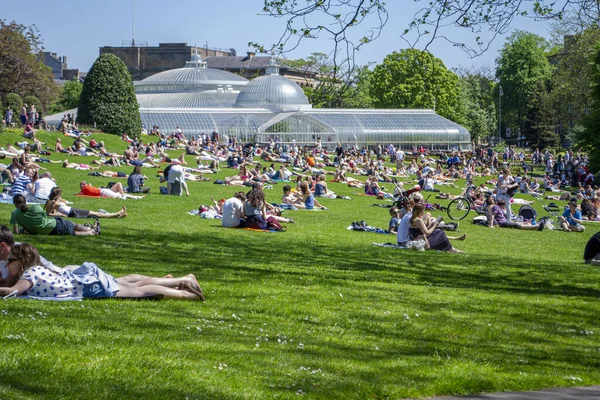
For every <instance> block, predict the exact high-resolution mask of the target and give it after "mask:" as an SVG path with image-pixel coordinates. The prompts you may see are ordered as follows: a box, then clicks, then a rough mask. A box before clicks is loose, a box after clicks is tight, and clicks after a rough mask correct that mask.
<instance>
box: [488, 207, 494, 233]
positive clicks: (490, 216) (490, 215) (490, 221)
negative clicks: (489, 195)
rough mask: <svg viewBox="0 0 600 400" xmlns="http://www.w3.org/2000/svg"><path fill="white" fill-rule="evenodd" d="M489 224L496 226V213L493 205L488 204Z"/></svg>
mask: <svg viewBox="0 0 600 400" xmlns="http://www.w3.org/2000/svg"><path fill="white" fill-rule="evenodd" d="M488 226H489V227H490V228H493V227H494V213H493V212H492V206H488Z"/></svg>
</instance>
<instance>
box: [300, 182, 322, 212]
mask: <svg viewBox="0 0 600 400" xmlns="http://www.w3.org/2000/svg"><path fill="white" fill-rule="evenodd" d="M300 195H301V196H302V203H303V205H304V209H306V210H314V209H315V207H317V208H319V209H320V210H327V208H326V207H325V206H322V205H321V204H319V202H318V201H317V200H316V199H315V197H314V196H313V194H312V192H311V191H310V188H309V186H308V182H306V181H304V182H302V183H301V184H300Z"/></svg>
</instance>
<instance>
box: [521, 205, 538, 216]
mask: <svg viewBox="0 0 600 400" xmlns="http://www.w3.org/2000/svg"><path fill="white" fill-rule="evenodd" d="M519 216H520V217H522V218H523V219H524V220H532V219H534V218H536V217H537V211H536V210H535V208H533V207H531V206H530V205H527V204H526V205H524V206H521V208H519Z"/></svg>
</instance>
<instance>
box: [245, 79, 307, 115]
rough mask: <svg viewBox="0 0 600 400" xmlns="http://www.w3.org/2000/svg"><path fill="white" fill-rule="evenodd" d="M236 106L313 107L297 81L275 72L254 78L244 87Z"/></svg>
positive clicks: (286, 108)
mask: <svg viewBox="0 0 600 400" xmlns="http://www.w3.org/2000/svg"><path fill="white" fill-rule="evenodd" d="M235 106H236V107H243V108H268V109H271V110H284V111H285V110H298V109H306V108H310V107H311V106H310V103H309V102H308V99H307V98H306V95H305V94H304V91H303V90H302V88H301V87H300V86H298V84H297V83H295V82H293V81H291V80H289V79H288V78H286V77H283V76H281V75H274V74H272V75H263V76H259V77H258V78H254V79H253V80H252V81H251V82H250V83H248V84H247V85H246V87H244V88H243V89H242V91H241V92H240V94H239V95H238V97H237V101H236V102H235Z"/></svg>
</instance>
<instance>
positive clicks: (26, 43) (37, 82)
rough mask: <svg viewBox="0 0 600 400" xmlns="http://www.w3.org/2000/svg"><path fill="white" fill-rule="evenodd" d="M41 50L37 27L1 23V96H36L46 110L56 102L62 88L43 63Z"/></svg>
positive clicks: (1, 21) (2, 21)
mask: <svg viewBox="0 0 600 400" xmlns="http://www.w3.org/2000/svg"><path fill="white" fill-rule="evenodd" d="M42 51H43V48H42V41H41V37H40V35H39V33H38V31H37V29H36V28H35V26H29V27H28V26H24V25H21V24H18V23H16V22H6V21H5V20H0V96H4V95H6V94H8V93H17V94H19V95H20V96H26V95H33V96H35V97H37V98H38V99H39V100H40V102H41V104H42V107H43V108H46V107H47V106H49V105H50V104H51V103H52V102H53V101H54V100H55V99H56V97H57V95H58V92H59V89H58V86H57V85H56V84H55V83H54V78H53V76H52V72H51V71H50V69H49V68H48V67H46V66H45V65H44V63H43V62H42V61H41V60H43V58H42Z"/></svg>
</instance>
